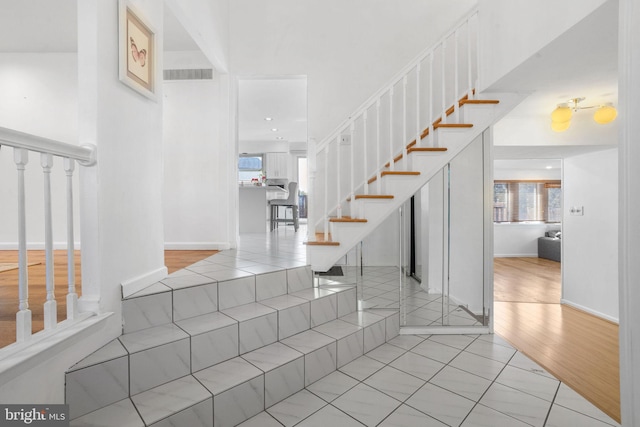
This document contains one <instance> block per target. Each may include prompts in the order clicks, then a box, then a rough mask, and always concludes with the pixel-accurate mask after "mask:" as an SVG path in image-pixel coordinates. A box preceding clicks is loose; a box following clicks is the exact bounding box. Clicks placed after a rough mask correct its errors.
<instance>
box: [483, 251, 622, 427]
mask: <svg viewBox="0 0 640 427" xmlns="http://www.w3.org/2000/svg"><path fill="white" fill-rule="evenodd" d="M494 269H495V275H494V287H495V294H494V295H495V331H496V333H498V334H499V335H501V336H502V337H503V338H505V339H506V340H507V341H509V342H510V343H511V344H512V345H513V346H514V347H516V348H517V349H518V350H520V351H521V352H522V353H524V354H526V355H527V356H529V357H530V358H531V359H533V360H534V361H536V362H537V363H538V364H539V365H541V366H542V367H544V368H545V369H546V370H547V371H549V372H550V373H552V374H553V375H554V376H556V377H557V378H559V379H560V380H561V381H563V382H564V383H566V384H567V385H568V386H570V387H571V388H573V389H574V390H576V391H577V392H578V393H580V394H581V395H582V396H584V397H585V398H586V399H587V400H589V401H590V402H591V403H593V404H594V405H596V406H597V407H598V408H600V409H601V410H602V411H603V412H605V413H606V414H607V415H609V416H610V417H612V418H613V419H615V420H616V421H618V422H620V368H619V356H618V354H619V353H618V325H616V324H614V323H611V322H609V321H607V320H604V319H601V318H598V317H595V316H593V315H590V314H588V313H585V312H583V311H580V310H576V309H574V308H571V307H569V306H566V305H561V304H560V295H559V292H560V263H557V262H554V261H548V260H538V259H537V258H496V259H495V262H494ZM554 282H555V283H554ZM534 290H535V291H534ZM554 301H555V302H554Z"/></svg>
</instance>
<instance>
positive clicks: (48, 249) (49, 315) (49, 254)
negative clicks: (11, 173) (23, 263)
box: [40, 153, 58, 330]
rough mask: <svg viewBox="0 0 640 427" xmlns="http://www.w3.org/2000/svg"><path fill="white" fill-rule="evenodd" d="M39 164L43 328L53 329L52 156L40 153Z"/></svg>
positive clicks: (56, 314) (56, 316)
mask: <svg viewBox="0 0 640 427" xmlns="http://www.w3.org/2000/svg"><path fill="white" fill-rule="evenodd" d="M40 165H41V166H42V173H43V178H44V253H45V272H46V279H45V283H46V286H47V299H46V302H45V303H44V329H45V330H48V329H53V328H55V327H56V325H57V324H58V312H57V307H56V299H55V295H54V283H53V282H54V280H53V230H52V213H51V168H52V167H53V156H52V155H51V154H46V153H42V154H41V155H40Z"/></svg>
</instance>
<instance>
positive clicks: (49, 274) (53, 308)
mask: <svg viewBox="0 0 640 427" xmlns="http://www.w3.org/2000/svg"><path fill="white" fill-rule="evenodd" d="M2 146H9V147H12V148H13V158H14V162H15V164H16V169H17V174H18V189H17V190H18V192H17V202H18V246H19V247H18V270H19V274H18V276H19V280H18V294H19V295H18V299H19V304H18V312H17V314H16V342H18V343H23V342H26V341H28V340H30V339H31V327H32V314H31V310H30V309H29V281H28V273H27V242H26V235H27V233H26V230H27V223H26V218H27V212H26V207H25V198H26V196H25V190H26V189H25V169H26V165H27V163H28V161H29V152H30V151H33V152H36V153H40V164H41V166H42V171H43V181H44V220H45V224H44V232H45V236H44V237H45V271H46V281H45V285H46V302H45V303H44V329H45V331H51V330H53V329H56V327H57V326H58V324H59V322H58V319H57V302H56V299H55V294H54V291H55V289H54V280H53V278H54V269H53V229H52V227H53V224H52V200H51V199H52V192H51V178H50V176H51V171H52V168H53V165H54V162H53V156H57V157H61V158H62V159H63V161H64V171H65V175H66V185H67V188H66V198H67V203H66V209H67V238H68V240H69V241H68V242H67V244H68V248H67V263H68V266H67V271H68V276H69V284H68V294H67V304H68V306H67V319H69V320H71V319H76V318H78V296H77V294H76V289H75V278H74V276H75V271H74V256H73V253H74V246H73V238H74V237H73V236H74V234H73V189H72V186H73V182H72V178H73V171H74V164H75V162H76V161H77V162H78V163H79V164H81V165H83V166H92V165H95V164H96V154H97V153H96V147H95V146H94V145H90V144H89V145H83V146H78V145H73V144H68V143H65V142H61V141H56V140H53V139H48V138H43V137H40V136H36V135H31V134H27V133H24V132H20V131H17V130H13V129H7V128H3V127H0V148H1V147H2Z"/></svg>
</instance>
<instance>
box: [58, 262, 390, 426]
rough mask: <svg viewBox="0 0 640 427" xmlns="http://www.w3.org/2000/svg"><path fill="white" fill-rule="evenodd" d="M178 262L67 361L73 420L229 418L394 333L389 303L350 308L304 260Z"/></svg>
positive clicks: (285, 393)
mask: <svg viewBox="0 0 640 427" xmlns="http://www.w3.org/2000/svg"><path fill="white" fill-rule="evenodd" d="M199 267H201V268H199ZM189 268H190V270H191V271H185V270H182V271H180V272H177V273H174V274H172V275H170V276H169V277H168V278H167V279H165V280H163V281H161V282H159V283H156V284H154V285H152V286H150V287H148V288H146V289H144V290H142V291H140V292H138V293H137V294H134V295H132V296H130V297H128V298H126V299H124V300H123V303H122V304H123V332H124V333H123V335H122V336H120V337H119V338H118V339H116V340H114V341H112V342H110V343H109V344H107V345H106V346H104V347H103V348H101V349H99V350H98V351H96V352H95V353H94V354H92V355H90V356H88V357H87V358H85V359H84V360H82V361H80V362H79V363H77V364H76V365H74V366H73V367H71V368H70V369H69V370H68V372H67V373H66V401H67V403H68V404H69V405H70V416H71V419H72V421H71V425H72V426H154V427H159V426H189V427H192V426H193V427H196V426H216V427H222V426H232V425H236V424H239V423H241V422H243V421H245V420H247V419H249V418H251V417H253V416H254V415H256V414H258V413H260V412H262V411H264V410H265V409H266V408H269V407H271V406H273V405H275V404H277V403H278V402H280V401H282V400H283V399H285V398H287V397H289V396H291V395H293V394H294V393H297V392H299V391H300V390H302V389H304V388H305V387H307V386H309V385H311V384H313V383H314V382H316V381H318V380H320V379H321V378H323V377H325V376H327V375H329V374H331V373H332V372H334V371H335V370H336V369H338V368H340V367H342V366H344V365H346V364H348V363H349V362H351V361H353V360H355V359H356V358H358V357H360V356H362V355H363V354H364V353H366V352H368V351H370V350H372V349H374V348H376V347H378V346H380V345H382V344H384V343H385V342H387V341H389V340H391V339H393V338H394V337H395V336H397V335H398V331H399V315H398V312H397V310H382V311H379V312H377V314H373V313H366V312H358V311H357V304H356V288H355V286H335V285H332V286H331V287H321V288H314V287H313V278H312V272H311V269H310V267H308V266H303V267H296V268H289V269H285V268H282V269H280V270H276V271H270V272H267V273H264V274H252V273H246V274H244V273H242V272H239V271H238V270H235V272H234V273H233V274H229V272H228V271H227V272H224V273H225V274H226V276H225V274H223V275H220V274H216V272H215V271H213V270H215V266H213V265H209V266H208V265H206V264H203V265H202V266H197V265H196V266H195V267H189ZM194 271H200V273H201V274H198V273H194ZM219 271H220V270H218V272H219ZM206 274H208V275H206ZM216 276H217V277H223V279H217V280H216V279H212V278H211V277H216Z"/></svg>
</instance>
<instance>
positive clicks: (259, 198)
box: [238, 185, 288, 233]
mask: <svg viewBox="0 0 640 427" xmlns="http://www.w3.org/2000/svg"><path fill="white" fill-rule="evenodd" d="M238 189H239V191H240V193H239V205H240V212H239V213H240V215H239V217H240V218H239V228H240V233H266V232H267V231H268V230H269V206H268V201H269V200H271V199H278V198H286V197H287V194H288V192H287V191H286V190H284V189H282V188H280V187H277V186H258V185H240V186H238Z"/></svg>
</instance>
